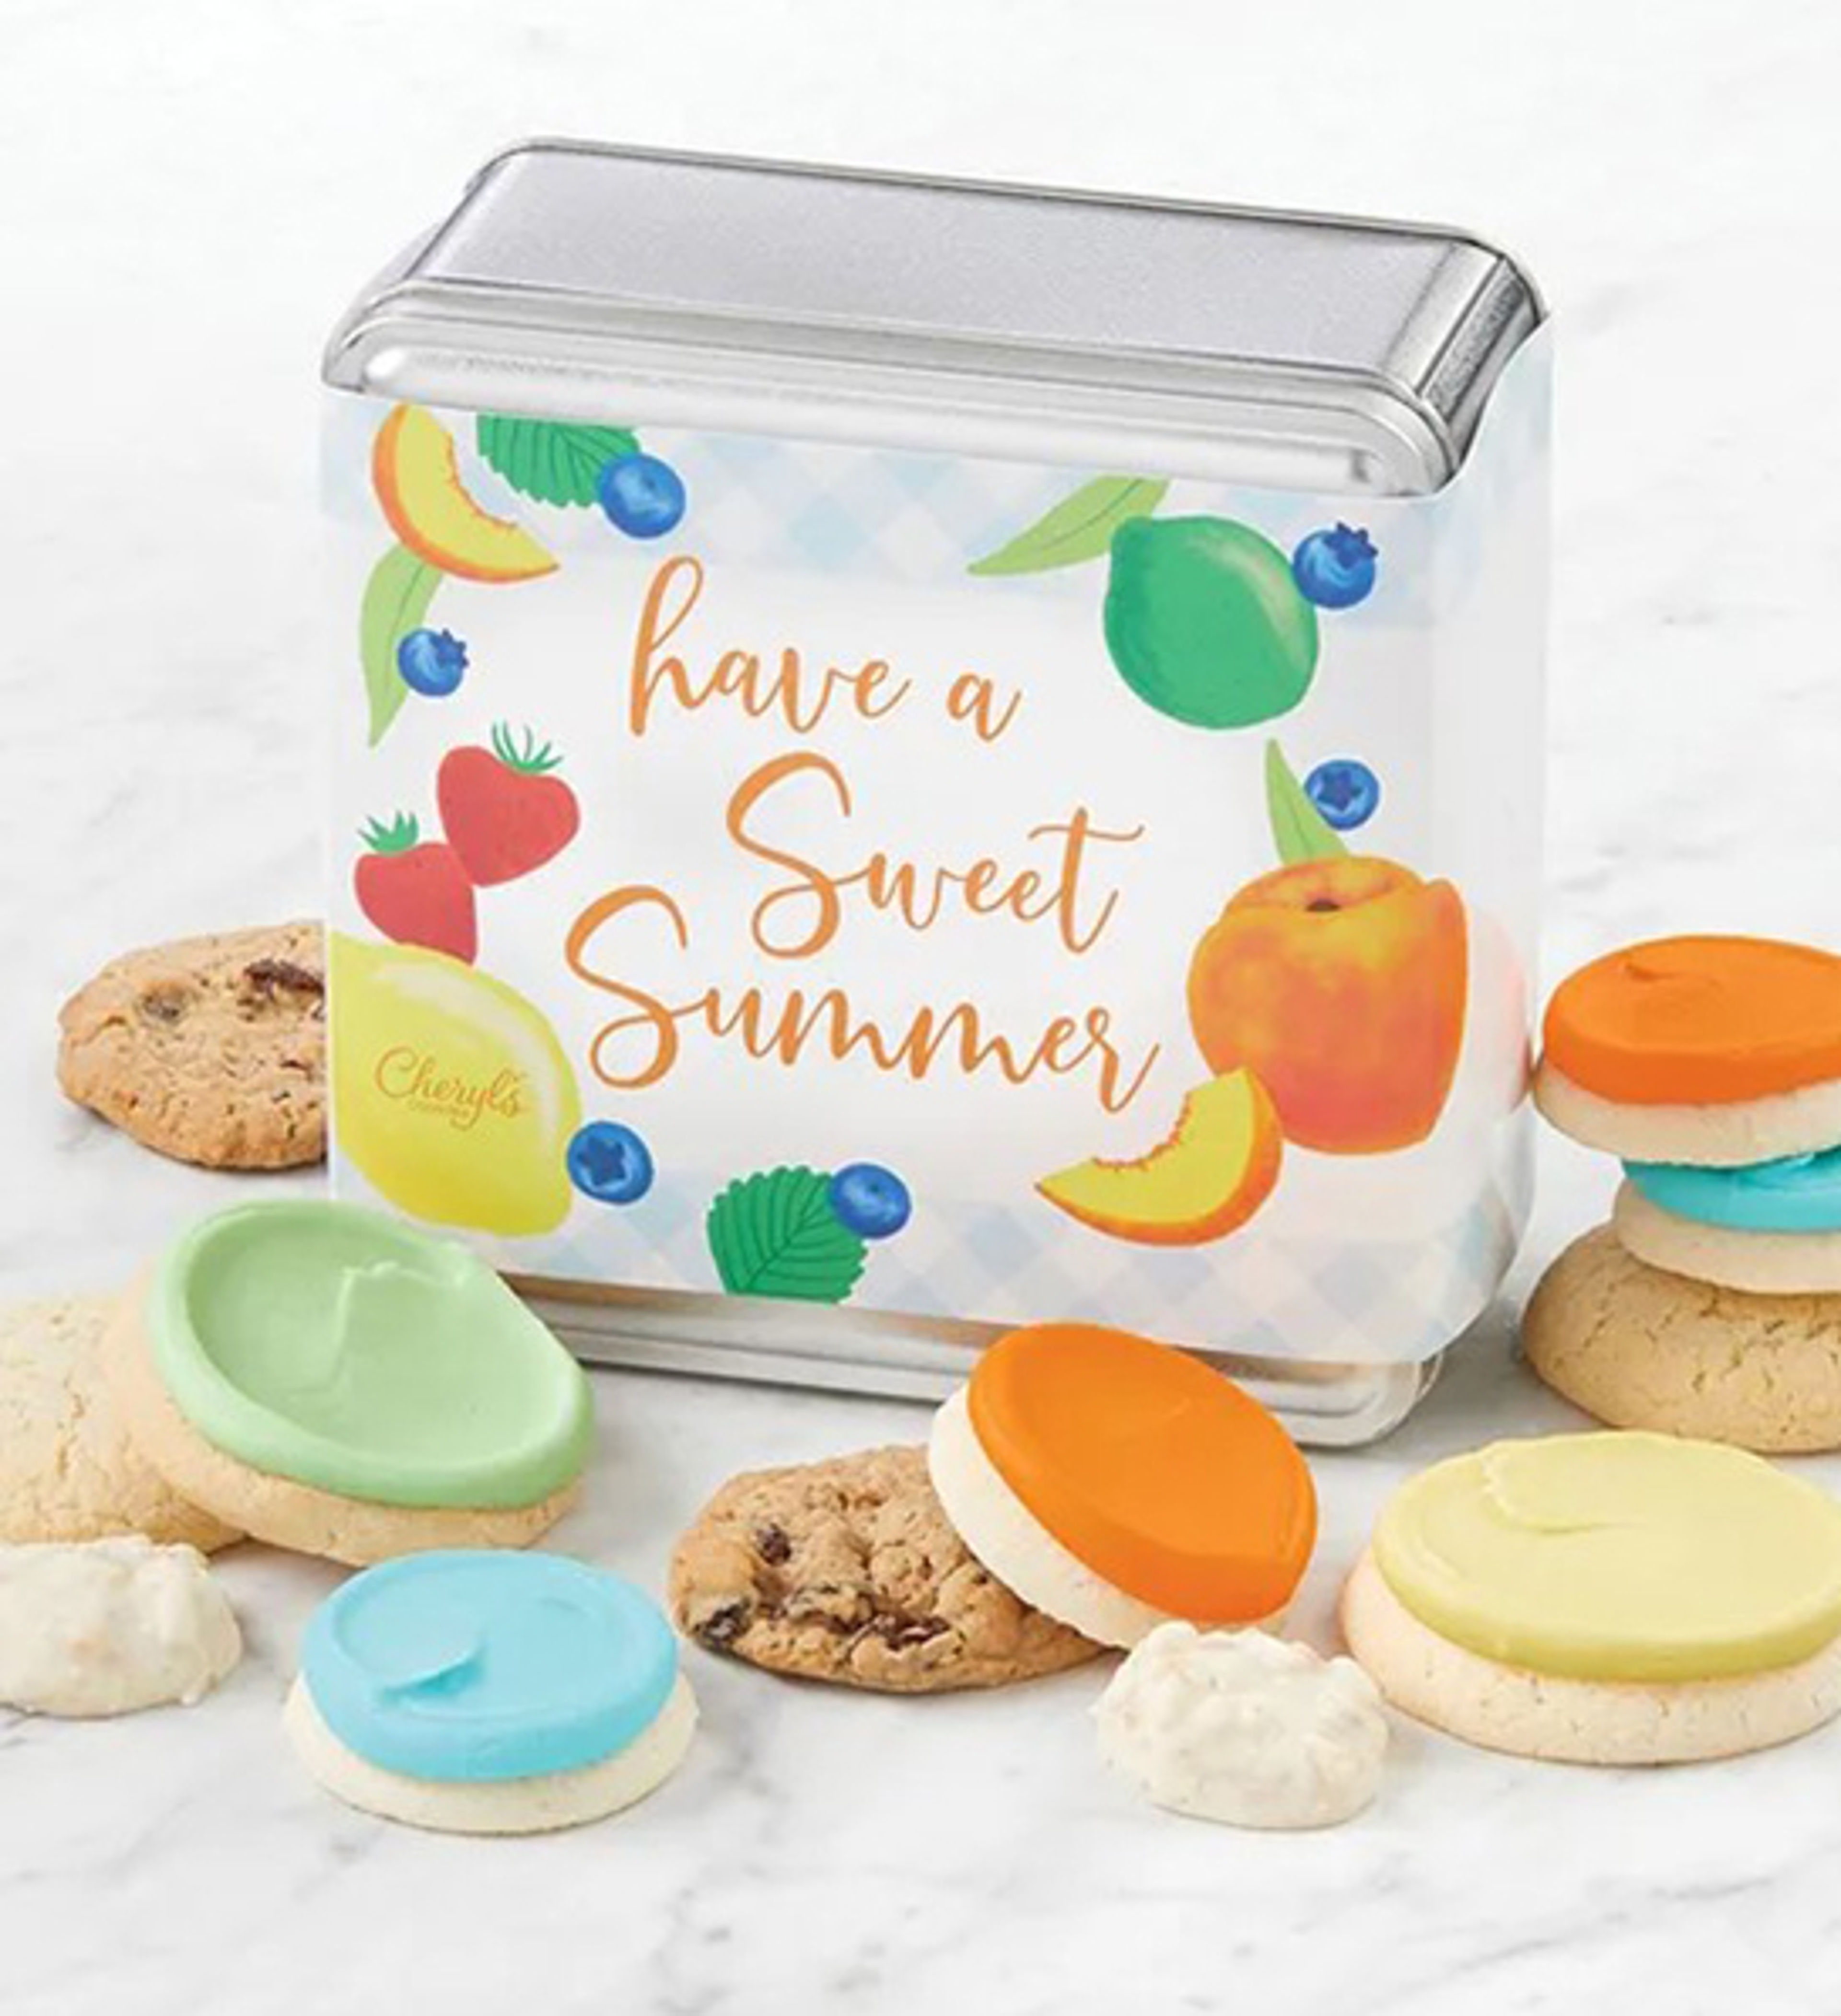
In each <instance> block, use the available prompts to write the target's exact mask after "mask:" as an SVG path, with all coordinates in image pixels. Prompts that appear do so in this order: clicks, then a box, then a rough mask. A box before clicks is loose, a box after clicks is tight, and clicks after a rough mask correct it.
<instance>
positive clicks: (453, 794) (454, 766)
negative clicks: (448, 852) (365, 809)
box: [434, 722, 582, 889]
mask: <svg viewBox="0 0 1841 2016" xmlns="http://www.w3.org/2000/svg"><path fill="white" fill-rule="evenodd" d="M562 760H563V759H562V758H561V757H560V756H559V755H557V754H556V753H555V752H554V751H553V750H552V749H551V748H550V746H549V743H547V742H545V743H539V741H538V740H537V738H536V736H535V735H533V734H532V733H531V730H530V729H528V728H527V729H525V730H524V739H523V740H522V741H518V740H515V739H514V738H513V735H512V732H511V730H510V728H509V727H508V726H507V725H506V723H505V722H499V723H498V725H496V726H495V728H494V729H493V730H492V747H491V748H490V749H481V748H479V747H467V748H464V749H451V750H449V752H448V754H446V755H445V757H443V758H442V759H441V769H440V771H439V772H438V775H437V776H436V778H435V785H434V795H435V800H436V802H437V803H438V805H440V807H441V826H442V829H443V830H444V831H445V833H446V834H447V836H448V841H449V845H450V846H452V848H453V850H454V851H455V852H456V854H457V855H459V857H460V863H461V866H463V868H464V869H466V870H467V874H468V875H469V876H470V877H471V878H472V880H473V882H474V885H475V887H478V888H481V889H486V888H490V887H492V884H494V883H495V882H510V881H513V880H516V878H517V877H519V876H520V875H528V874H529V873H531V869H534V868H541V867H542V866H543V864H544V862H546V861H549V860H550V859H553V857H554V856H555V855H558V854H560V853H561V852H562V851H563V849H564V848H565V847H567V845H568V844H569V842H570V841H571V840H573V839H574V838H575V829H576V828H577V827H578V826H579V825H580V824H581V823H582V808H581V807H580V806H579V805H578V804H577V803H576V802H575V793H574V792H573V791H572V790H570V788H569V787H568V786H567V784H565V783H564V782H563V780H562V779H561V778H560V777H553V776H551V775H550V774H549V772H551V771H553V770H554V769H556V768H557V765H559V764H560V762H561V761H562Z"/></svg>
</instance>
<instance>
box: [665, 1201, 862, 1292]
mask: <svg viewBox="0 0 1841 2016" xmlns="http://www.w3.org/2000/svg"><path fill="white" fill-rule="evenodd" d="M830 1190H831V1186H830V1179H829V1178H827V1177H825V1176H822V1175H819V1174H818V1172H816V1170H813V1169H805V1168H785V1169H766V1170H763V1171H762V1172H760V1173H759V1174H758V1175H751V1176H742V1177H740V1178H738V1179H737V1180H736V1181H735V1182H734V1183H731V1184H730V1186H729V1187H728V1188H727V1189H726V1190H724V1191H723V1192H722V1195H721V1196H720V1197H718V1198H717V1199H716V1201H715V1203H714V1204H712V1205H711V1206H710V1208H709V1215H708V1218H707V1219H705V1221H704V1233H705V1234H706V1236H707V1237H708V1240H709V1249H710V1258H712V1259H713V1260H714V1261H715V1263H716V1273H717V1274H718V1275H719V1276H720V1277H721V1280H722V1286H723V1287H725V1288H726V1289H727V1290H728V1291H729V1292H730V1294H732V1295H780V1296H784V1297H786V1298H789V1299H791V1300H792V1301H802V1302H841V1301H843V1300H844V1299H845V1297H846V1296H847V1295H848V1294H849V1293H850V1291H851V1290H852V1288H854V1287H856V1283H857V1278H858V1276H859V1275H860V1274H861V1273H863V1264H864V1262H865V1260H866V1258H867V1252H866V1248H865V1247H864V1245H863V1241H862V1240H860V1239H859V1237H857V1236H856V1233H854V1232H852V1231H850V1230H849V1229H848V1228H847V1227H846V1226H843V1225H841V1224H840V1223H839V1222H838V1215H837V1213H836V1212H835V1211H833V1210H832V1209H831V1197H830Z"/></svg>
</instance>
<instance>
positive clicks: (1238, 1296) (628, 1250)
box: [335, 1157, 1525, 1363]
mask: <svg viewBox="0 0 1841 2016" xmlns="http://www.w3.org/2000/svg"><path fill="white" fill-rule="evenodd" d="M725 1182H726V1179H723V1178H720V1177H705V1178H697V1177H694V1176H687V1175H679V1176H678V1177H677V1178H676V1179H672V1180H668V1179H661V1180H660V1181H659V1182H658V1183H657V1184H655V1185H654V1187H653V1189H652V1190H651V1191H650V1192H649V1193H648V1194H647V1196H646V1197H644V1198H643V1199H642V1200H641V1201H639V1203H637V1204H632V1205H629V1206H627V1207H625V1208H608V1207H606V1206H603V1205H597V1204H592V1203H589V1202H588V1201H586V1200H585V1199H578V1201H576V1203H575V1208H574V1209H573V1211H571V1215H570V1218H569V1219H568V1221H567V1223H566V1224H565V1225H564V1226H563V1227H562V1229H560V1231H559V1232H557V1233H555V1234H553V1236H551V1237H548V1238H544V1239H527V1240H490V1239H480V1240H476V1241H474V1243H475V1244H477V1245H478V1246H479V1247H480V1248H481V1251H483V1252H484V1253H485V1256H486V1257H487V1258H488V1259H490V1260H492V1262H494V1263H495V1265H499V1266H501V1267H503V1268H505V1269H508V1270H510V1271H511V1272H513V1273H521V1274H535V1275H539V1276H545V1277H546V1278H549V1279H552V1280H588V1281H603V1282H617V1283H621V1284H622V1285H625V1286H632V1287H657V1288H665V1289H681V1290H690V1291H696V1292H700V1293H703V1294H709V1293H712V1292H713V1291H717V1290H719V1288H720V1286H721V1284H720V1283H719V1281H718V1280H717V1278H716V1273H715V1266H714V1265H713V1263H712V1261H711V1258H710V1254H709V1247H708V1243H707V1242H706V1240H705V1239H704V1214H705V1213H706V1211H708V1208H709V1204H710V1201H711V1200H712V1199H713V1198H714V1197H715V1196H717V1195H718V1193H719V1192H720V1191H721V1190H722V1188H723V1187H724V1184H725ZM335 1183H336V1186H337V1190H338V1191H339V1193H340V1194H341V1195H343V1196H347V1197H357V1196H360V1195H363V1194H364V1193H365V1190H366V1186H364V1184H363V1183H362V1179H359V1178H358V1177H357V1175H355V1172H353V1171H352V1170H351V1168H350V1167H349V1165H347V1164H346V1163H345V1162H344V1160H343V1158H342V1157H341V1158H340V1159H339V1160H338V1161H337V1162H336V1163H335ZM1524 1220H1525V1211H1524V1210H1523V1209H1522V1208H1519V1207H1518V1204H1517V1202H1516V1201H1515V1199H1514V1198H1512V1197H1510V1196H1508V1195H1507V1194H1505V1193H1504V1191H1503V1190H1501V1188H1499V1187H1497V1186H1491V1187H1490V1189H1488V1190H1486V1191H1484V1192H1483V1193H1480V1194H1479V1196H1478V1197H1477V1198H1476V1199H1475V1201H1474V1203H1473V1204H1472V1207H1471V1208H1470V1210H1469V1211H1467V1212H1466V1213H1465V1215H1463V1216H1462V1217H1461V1218H1460V1219H1457V1221H1456V1222H1454V1223H1452V1224H1450V1225H1449V1226H1446V1227H1445V1228H1444V1229H1443V1230H1442V1231H1439V1232H1438V1233H1435V1234H1433V1235H1432V1236H1431V1237H1426V1238H1421V1239H1414V1240H1394V1241H1388V1242H1377V1243H1371V1244H1362V1243H1356V1242H1353V1241H1346V1240H1336V1241H1332V1240H1281V1239H1276V1238H1273V1237H1267V1236H1262V1235H1261V1234H1260V1233H1259V1232H1258V1230H1257V1229H1256V1228H1250V1229H1248V1230H1246V1231H1245V1232H1242V1233H1239V1234H1238V1235H1237V1236H1235V1237H1234V1238H1232V1239H1230V1240H1226V1241H1223V1242H1221V1243H1219V1244H1216V1245H1213V1246H1209V1247H1190V1248H1181V1247H1176V1248H1152V1247H1139V1246H1132V1245H1129V1244H1125V1243H1123V1242H1121V1241H1116V1240H1104V1239H1103V1238H1101V1237H1099V1236H1098V1235H1093V1234H1085V1233H1079V1232H1077V1231H1075V1230H1074V1229H1072V1228H1070V1227H1069V1226H1068V1225H1067V1224H1066V1223H1065V1221H1063V1220H1061V1219H1059V1218H1058V1217H1057V1216H1056V1215H1054V1214H1053V1213H1051V1212H1050V1211H1049V1209H1048V1208H1047V1207H1045V1206H1041V1207H1036V1208H1031V1209H1028V1210H1014V1209H1009V1208H1005V1207H1003V1206H1000V1205H996V1204H939V1205H928V1204H921V1205H920V1206H919V1207H917V1209H916V1211H915V1214H914V1216H913V1219H912V1221H911V1222H910V1223H909V1225H908V1226H907V1227H906V1229H904V1230H903V1231H902V1233H899V1235H898V1236H897V1237H895V1238H893V1239H890V1240H882V1241H881V1242H878V1243H877V1244H873V1245H872V1246H871V1247H870V1249H869V1255H870V1257H869V1264H868V1265H867V1267H866V1269H865V1271H864V1273H863V1279H862V1280H860V1281H859V1283H858V1284H857V1288H856V1293H855V1294H853V1295H852V1297H851V1298H850V1299H851V1305H852V1307H855V1308H858V1309H866V1310H876V1311H888V1312H897V1313H899V1314H902V1315H907V1316H920V1317H927V1316H957V1317H961V1318H971V1319H977V1320H979V1321H984V1322H991V1323H1025V1322H1042V1321H1045V1320H1050V1319H1064V1320H1075V1319H1085V1320H1088V1321H1093V1322H1104V1323H1119V1324H1122V1325H1124V1326H1125V1327H1128V1328H1135V1329H1140V1330H1146V1331H1148V1332H1151V1334H1155V1335H1157V1336H1160V1337H1168V1338H1171V1339H1173V1340H1175V1341H1179V1342H1184V1343H1190V1344H1194V1345H1206V1346H1208V1347H1210V1348H1214V1349H1217V1350H1223V1351H1231V1352H1238V1353H1241V1354H1242V1355H1248V1356H1254V1357H1266V1358H1279V1359H1313V1360H1317V1361H1319V1362H1324V1363H1331V1362H1334V1363H1411V1362H1414V1361H1417V1360H1418V1359H1425V1358H1428V1357H1430V1356H1431V1355H1432V1354H1433V1353H1434V1352H1437V1351H1439V1350H1440V1349H1442V1348H1443V1347H1444V1346H1445V1345H1446V1344H1448V1343H1449V1342H1450V1341H1451V1339H1452V1338H1453V1337H1455V1336H1457V1334H1458V1333H1459V1332H1460V1331H1461V1330H1463V1329H1465V1327H1467V1326H1468V1324H1469V1323H1471V1322H1472V1320H1473V1319H1475V1317H1476V1316H1478V1315H1479V1314H1480V1313H1481V1312H1482V1311H1483V1309H1485V1308H1486V1306H1487V1305H1488V1303H1489V1301H1490V1297H1491V1296H1492V1295H1493V1294H1494V1293H1495V1291H1496V1289H1497V1287H1498V1286H1499V1285H1500V1283H1501V1280H1502V1278H1503V1276H1504V1274H1506V1273H1507V1272H1508V1266H1509V1263H1510V1262H1511V1260H1512V1259H1513V1258H1514V1257H1515V1247H1516V1246H1517V1244H1519V1239H1520V1236H1521V1231H1522V1224H1523V1222H1524ZM1071 1262H1074V1263H1075V1264H1070V1263H1071ZM1096 1263H1097V1264H1096Z"/></svg>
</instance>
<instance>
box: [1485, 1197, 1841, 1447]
mask: <svg viewBox="0 0 1841 2016" xmlns="http://www.w3.org/2000/svg"><path fill="white" fill-rule="evenodd" d="M1522 1351H1523V1352H1524V1354H1525V1355H1526V1358H1527V1361H1528V1363H1529V1365H1530V1366H1533V1369H1534V1370H1535V1371H1536V1372H1537V1373H1539V1374H1540V1377H1542V1378H1543V1379H1544V1380H1545V1381H1546V1382H1547V1384H1548V1385H1550V1386H1551V1387H1552V1388H1553V1389H1554V1390H1555V1392H1557V1393H1559V1394H1561V1395H1563V1396H1564V1397H1565V1399H1569V1400H1570V1401H1571V1402H1573V1405H1574V1406H1577V1407H1583V1409H1585V1411H1586V1412H1587V1413H1588V1414H1591V1415H1594V1416H1595V1417H1597V1418H1598V1420H1601V1421H1604V1422H1607V1423H1609V1424H1610V1425H1611V1426H1612V1427H1620V1428H1654V1429H1658V1430H1660V1431H1663V1432H1665V1433H1667V1434H1670V1435H1698V1436H1701V1437H1703V1438H1705V1439H1706V1440H1707V1441H1709V1442H1731V1443H1734V1444H1735V1445H1737V1446H1738V1447H1739V1448H1741V1449H1756V1450H1759V1451H1760V1452H1762V1453H1766V1454H1774V1455H1789V1454H1794V1453H1806V1452H1810V1451H1814V1450H1818V1449H1841V1295H1803V1294H1793V1295H1778V1294H1772V1295H1757V1294H1746V1293H1744V1292H1743V1291H1740V1290H1738V1289H1735V1288H1725V1287H1715V1286H1713V1285H1712V1284H1710V1283H1706V1282H1701V1281H1693V1280H1688V1279H1686V1278H1685V1277H1684V1276H1681V1275H1679V1274H1673V1273H1665V1272H1663V1270H1662V1269H1659V1268H1655V1267H1652V1266H1649V1265H1647V1264H1646V1263H1645V1262H1643V1261H1641V1260H1639V1259H1637V1258H1636V1257H1635V1256H1634V1255H1633V1254H1631V1253H1630V1252H1629V1251H1627V1249H1626V1248H1625V1247H1624V1244H1623V1241H1622V1240H1620V1239H1619V1237H1618V1236H1617V1234H1616V1232H1615V1231H1614V1230H1613V1229H1612V1228H1611V1227H1610V1226H1600V1227H1599V1228H1598V1229H1597V1230H1596V1231H1594V1232H1588V1233H1587V1234H1586V1235H1585V1237H1583V1238H1582V1239H1579V1240H1575V1241H1574V1243H1573V1244H1572V1245H1571V1246H1569V1247H1567V1249H1566V1250H1565V1252H1564V1253H1562V1255H1560V1256H1559V1258H1558V1259H1557V1260H1555V1262H1554V1263H1553V1264H1552V1265H1551V1267H1549V1268H1548V1269H1547V1273H1545V1275H1544V1276H1543V1277H1542V1279H1541V1281H1540V1286H1539V1287H1537V1288H1536V1290H1535V1291H1534V1294H1533V1298H1531V1299H1530V1301H1529V1304H1528V1307H1527V1309H1526V1312H1525V1314H1524V1315H1523V1316H1522Z"/></svg>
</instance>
